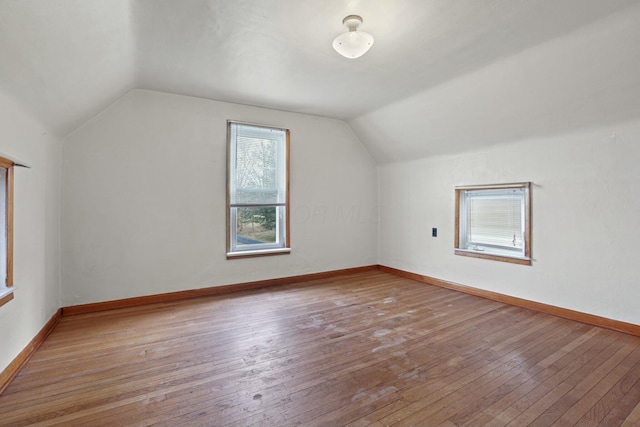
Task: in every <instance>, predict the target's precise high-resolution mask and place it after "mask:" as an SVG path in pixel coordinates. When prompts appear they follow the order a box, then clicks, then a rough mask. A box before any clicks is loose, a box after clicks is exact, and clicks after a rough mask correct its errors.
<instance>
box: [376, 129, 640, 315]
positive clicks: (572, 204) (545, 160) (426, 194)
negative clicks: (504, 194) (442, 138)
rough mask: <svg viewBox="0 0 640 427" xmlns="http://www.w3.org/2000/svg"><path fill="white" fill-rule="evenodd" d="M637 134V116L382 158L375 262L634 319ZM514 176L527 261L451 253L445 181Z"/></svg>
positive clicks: (639, 189) (639, 203)
mask: <svg viewBox="0 0 640 427" xmlns="http://www.w3.org/2000/svg"><path fill="white" fill-rule="evenodd" d="M639 141H640V121H636V122H631V123H626V124H618V125H612V126H610V127H602V128H599V129H591V130H584V131H575V132H572V133H568V134H562V135H557V136H553V137H537V138H532V139H527V140H520V141H517V142H513V143H511V144H506V145H499V146H494V147H491V148H486V149H482V150H478V151H474V152H468V153H464V154H458V155H447V156H438V157H431V158H425V159H422V160H415V161H410V162H402V163H395V164H387V165H381V166H380V168H379V171H380V198H381V199H380V203H381V212H382V219H381V223H380V264H382V265H386V266H390V267H395V268H399V269H402V270H406V271H410V272H415V273H419V274H423V275H427V276H431V277H435V278H439V279H444V280H448V281H452V282H456V283H460V284H464V285H468V286H473V287H476V288H480V289H486V290H490V291H494V292H499V293H501V294H506V295H512V296H516V297H521V298H525V299H528V300H533V301H539V302H543V303H546V304H551V305H555V306H560V307H566V308H570V309H573V310H578V311H581V312H586V313H591V314H596V315H600V316H604V317H607V318H612V319H617V320H622V321H626V322H631V323H635V324H640V310H639V309H638V301H640V287H639V286H638V271H639V270H638V257H639V256H640V246H639V243H640V228H639V227H638V226H637V221H638V218H640V186H639V185H638V183H639V182H640V166H639V165H638V159H640V144H639ZM521 181H532V182H533V184H534V185H533V189H532V208H533V212H532V225H533V238H532V244H533V246H532V251H533V258H534V262H533V266H531V267H529V266H521V265H515V264H507V263H503V262H497V261H488V260H482V259H475V258H469V257H463V256H455V255H454V254H453V245H454V187H455V186H456V185H469V184H492V183H502V182H521ZM432 227H437V228H438V237H436V238H433V237H431V228H432Z"/></svg>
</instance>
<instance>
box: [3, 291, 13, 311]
mask: <svg viewBox="0 0 640 427" xmlns="http://www.w3.org/2000/svg"><path fill="white" fill-rule="evenodd" d="M12 299H13V288H12V287H11V288H0V307H2V306H3V305H5V304H6V303H8V302H9V301H11V300H12Z"/></svg>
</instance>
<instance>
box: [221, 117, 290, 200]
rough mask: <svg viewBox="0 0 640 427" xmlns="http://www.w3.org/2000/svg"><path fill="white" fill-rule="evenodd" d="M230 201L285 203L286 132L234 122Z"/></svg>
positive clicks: (232, 128) (232, 130)
mask: <svg viewBox="0 0 640 427" xmlns="http://www.w3.org/2000/svg"><path fill="white" fill-rule="evenodd" d="M231 138H232V143H233V144H232V148H233V151H232V153H231V162H232V166H233V168H234V174H233V176H232V177H231V181H230V183H231V188H230V190H231V194H230V196H231V204H265V203H267V204H269V203H285V199H286V193H285V172H286V171H285V166H284V164H285V132H284V131H282V130H279V129H269V128H259V127H255V126H247V125H239V124H232V127H231Z"/></svg>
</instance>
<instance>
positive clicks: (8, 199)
mask: <svg viewBox="0 0 640 427" xmlns="http://www.w3.org/2000/svg"><path fill="white" fill-rule="evenodd" d="M0 167H2V168H5V169H6V170H7V177H6V180H5V188H4V198H5V224H4V226H5V227H6V238H5V242H4V244H5V251H6V252H5V256H6V267H5V268H6V271H5V283H4V284H0V306H3V305H4V304H6V303H8V302H9V301H11V300H12V299H13V194H14V193H13V182H14V176H13V174H14V167H15V163H14V162H13V161H11V160H9V159H7V158H4V157H0Z"/></svg>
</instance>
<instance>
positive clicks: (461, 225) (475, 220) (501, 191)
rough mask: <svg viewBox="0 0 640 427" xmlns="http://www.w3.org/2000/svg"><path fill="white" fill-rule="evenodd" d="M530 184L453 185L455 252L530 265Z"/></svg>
mask: <svg viewBox="0 0 640 427" xmlns="http://www.w3.org/2000/svg"><path fill="white" fill-rule="evenodd" d="M530 205H531V204H530V183H528V182H526V183H520V184H504V185H489V186H473V187H458V188H456V240H455V253H456V255H465V256H472V257H477V258H488V259H493V260H497V261H506V262H512V263H517V264H525V265H531V219H530V210H531V209H530Z"/></svg>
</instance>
